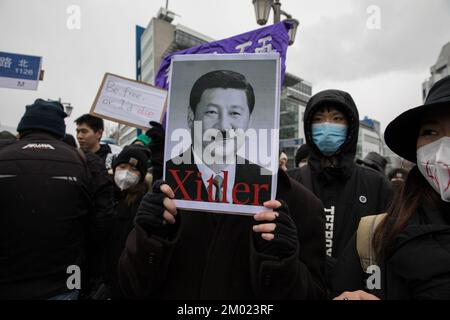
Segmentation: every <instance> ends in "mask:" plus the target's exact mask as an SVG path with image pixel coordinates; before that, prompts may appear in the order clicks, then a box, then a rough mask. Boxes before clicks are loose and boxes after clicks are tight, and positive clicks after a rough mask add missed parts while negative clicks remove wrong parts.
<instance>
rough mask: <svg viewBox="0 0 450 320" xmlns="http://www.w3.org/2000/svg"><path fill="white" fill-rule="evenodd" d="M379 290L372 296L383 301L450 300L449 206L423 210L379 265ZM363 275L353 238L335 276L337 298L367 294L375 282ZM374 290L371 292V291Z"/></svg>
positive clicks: (414, 217)
mask: <svg viewBox="0 0 450 320" xmlns="http://www.w3.org/2000/svg"><path fill="white" fill-rule="evenodd" d="M378 266H379V267H380V271H381V273H380V287H379V288H373V291H372V292H371V293H373V294H376V295H377V296H379V297H380V298H381V299H387V300H403V299H415V300H417V299H420V300H424V299H432V300H436V299H445V300H450V204H448V203H444V202H442V201H441V202H440V205H439V206H438V207H437V208H434V209H432V208H429V207H428V208H424V207H421V208H419V210H418V211H417V212H416V214H414V215H413V216H412V218H411V219H410V221H409V222H408V224H407V225H406V227H405V228H404V229H403V230H402V231H401V232H400V233H399V234H398V235H397V237H396V238H395V239H394V241H393V242H392V244H391V245H390V246H389V250H388V255H387V257H386V258H385V259H383V260H382V261H379V263H378ZM369 277H373V275H371V274H366V273H365V272H363V270H362V268H361V264H360V260H359V256H358V252H357V250H356V237H353V238H352V240H351V242H350V243H349V245H348V246H347V248H346V249H345V251H344V253H343V255H342V256H341V259H339V262H338V264H337V265H336V268H335V269H334V272H333V275H332V287H333V291H334V293H335V294H339V293H342V292H343V291H355V290H366V291H369V290H368V288H366V287H367V285H366V282H367V279H369V283H370V284H372V286H373V284H376V282H375V281H374V280H372V279H370V278H369ZM371 289H372V288H371Z"/></svg>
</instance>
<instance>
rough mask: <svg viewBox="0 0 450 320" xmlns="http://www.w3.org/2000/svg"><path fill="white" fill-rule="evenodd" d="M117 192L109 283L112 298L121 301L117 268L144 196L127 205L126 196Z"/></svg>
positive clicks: (110, 244)
mask: <svg viewBox="0 0 450 320" xmlns="http://www.w3.org/2000/svg"><path fill="white" fill-rule="evenodd" d="M115 191H116V192H115V205H114V223H113V230H112V232H111V237H110V241H109V246H110V247H109V253H108V280H107V283H108V285H109V286H110V289H111V298H112V299H120V298H122V297H123V295H122V293H121V290H120V286H119V283H118V278H117V267H118V264H119V258H120V255H121V254H122V251H123V250H124V249H125V244H126V240H127V237H128V235H129V234H130V232H131V230H133V228H134V218H135V216H136V212H137V209H138V207H139V204H140V202H141V200H142V196H143V195H140V196H137V197H136V199H135V201H134V202H133V203H131V204H127V203H126V201H125V194H124V193H122V192H120V190H118V189H116V190H115Z"/></svg>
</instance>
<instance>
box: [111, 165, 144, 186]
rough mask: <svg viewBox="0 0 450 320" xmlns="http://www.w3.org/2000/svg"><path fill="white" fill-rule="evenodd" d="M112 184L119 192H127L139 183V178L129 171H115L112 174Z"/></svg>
mask: <svg viewBox="0 0 450 320" xmlns="http://www.w3.org/2000/svg"><path fill="white" fill-rule="evenodd" d="M114 182H115V183H116V185H117V186H118V187H119V189H120V190H122V191H123V190H127V189H129V188H130V187H132V186H135V185H137V184H138V182H139V176H138V175H136V174H134V173H132V172H130V171H129V170H123V169H117V170H116V173H115V174H114Z"/></svg>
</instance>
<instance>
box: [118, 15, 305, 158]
mask: <svg viewBox="0 0 450 320" xmlns="http://www.w3.org/2000/svg"><path fill="white" fill-rule="evenodd" d="M174 17H175V14H174V13H173V12H171V11H168V10H166V9H165V8H161V9H160V10H159V12H158V14H157V16H156V17H155V18H152V19H151V21H150V23H149V24H148V26H147V28H146V29H145V31H144V32H143V34H142V36H141V40H140V55H139V54H138V56H140V59H137V60H138V62H137V63H138V66H137V70H139V71H140V74H139V72H137V73H138V74H137V76H136V78H137V80H139V81H142V82H146V83H149V84H154V83H155V77H156V74H157V72H158V69H159V65H160V64H161V61H162V59H163V58H164V56H166V55H168V54H170V53H172V52H175V51H179V50H183V49H187V48H190V47H193V46H197V45H200V44H202V43H205V42H211V41H214V40H215V39H213V38H210V37H208V36H206V35H204V34H201V33H199V32H197V31H195V30H192V29H190V28H188V27H186V26H183V25H180V24H177V25H175V24H173V23H172V22H173V19H174ZM311 92H312V87H311V84H309V83H308V82H306V81H305V80H303V79H301V78H299V77H297V76H295V75H293V74H289V73H286V75H285V83H284V85H283V88H282V94H281V110H280V150H281V149H284V150H286V153H287V154H288V157H289V165H290V167H292V166H293V162H294V155H295V151H296V150H297V148H298V147H299V146H300V145H302V144H303V143H304V141H305V139H304V133H303V114H304V112H305V106H306V103H307V102H308V100H309V98H310V97H311ZM118 131H119V138H118V141H119V145H126V144H129V143H131V142H132V141H133V140H134V139H135V138H136V135H137V130H136V129H135V128H130V127H127V126H123V125H120V126H119V128H118Z"/></svg>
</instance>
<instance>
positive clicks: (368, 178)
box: [295, 90, 392, 275]
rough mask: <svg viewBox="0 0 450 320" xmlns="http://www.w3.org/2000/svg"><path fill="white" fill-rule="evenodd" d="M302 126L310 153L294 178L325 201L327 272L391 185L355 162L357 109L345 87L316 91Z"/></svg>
mask: <svg viewBox="0 0 450 320" xmlns="http://www.w3.org/2000/svg"><path fill="white" fill-rule="evenodd" d="M304 130H305V137H306V142H307V144H308V145H309V147H310V158H309V161H308V165H307V166H304V167H303V168H301V169H300V172H299V173H297V174H296V175H295V177H296V179H297V180H298V181H299V182H301V183H302V184H303V185H305V186H306V187H307V188H308V189H310V190H311V191H312V192H313V193H314V194H315V195H316V196H317V197H318V198H319V199H320V200H321V201H322V203H323V205H324V208H325V217H326V222H325V242H326V253H327V258H328V260H327V275H329V274H330V272H331V270H332V268H333V266H334V264H335V263H336V261H337V259H338V258H339V256H340V254H341V253H342V251H343V250H344V248H345V246H346V244H347V242H348V241H349V240H350V238H351V237H352V236H353V234H354V232H355V230H356V229H357V227H358V223H359V220H360V218H361V217H363V216H366V215H370V214H377V213H382V212H385V210H386V209H387V207H388V205H389V203H390V201H391V198H392V187H391V185H390V184H389V181H388V180H387V178H386V177H385V176H384V175H382V174H381V173H379V172H377V171H375V170H373V169H371V168H367V167H362V166H360V165H357V164H356V163H355V154H356V146H357V141H358V131H359V114H358V110H357V107H356V105H355V102H354V101H353V99H352V97H351V96H350V94H348V93H347V92H344V91H340V90H326V91H323V92H319V93H317V94H316V95H314V96H313V97H312V98H311V99H310V100H309V102H308V104H307V106H306V110H305V116H304Z"/></svg>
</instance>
